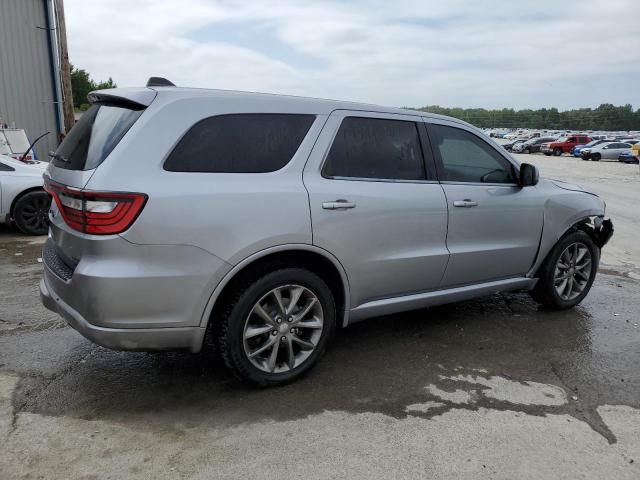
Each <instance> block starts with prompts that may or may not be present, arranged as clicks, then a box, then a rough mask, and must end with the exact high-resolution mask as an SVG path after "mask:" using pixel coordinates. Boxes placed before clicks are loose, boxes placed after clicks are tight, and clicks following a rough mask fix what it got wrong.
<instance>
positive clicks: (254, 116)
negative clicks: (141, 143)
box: [164, 113, 315, 173]
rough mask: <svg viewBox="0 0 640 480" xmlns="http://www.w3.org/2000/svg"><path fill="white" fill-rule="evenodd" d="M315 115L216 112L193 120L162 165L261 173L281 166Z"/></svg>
mask: <svg viewBox="0 0 640 480" xmlns="http://www.w3.org/2000/svg"><path fill="white" fill-rule="evenodd" d="M314 120H315V116H314V115H296V114H272V113H250V114H233V115H218V116H215V117H209V118H205V119H204V120H201V121H199V122H198V123H196V124H195V125H194V126H193V127H191V129H190V130H189V131H188V132H187V133H186V134H185V135H184V137H182V139H181V140H180V141H179V142H178V144H177V145H176V147H175V148H174V149H173V151H172V152H171V154H170V155H169V158H167V161H166V162H165V164H164V168H165V170H169V171H172V172H209V173H214V172H226V173H263V172H273V171H276V170H279V169H281V168H282V167H284V166H285V165H286V164H287V163H289V161H290V160H291V159H292V158H293V155H294V154H295V153H296V151H297V150H298V147H299V146H300V144H301V143H302V140H303V139H304V137H305V136H306V135H307V132H308V131H309V128H311V124H312V123H313V121H314Z"/></svg>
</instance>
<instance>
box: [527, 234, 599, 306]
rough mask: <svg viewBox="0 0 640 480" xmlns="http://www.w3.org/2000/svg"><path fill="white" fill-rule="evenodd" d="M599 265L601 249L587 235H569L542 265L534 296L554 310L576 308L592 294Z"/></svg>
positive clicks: (563, 238)
mask: <svg viewBox="0 0 640 480" xmlns="http://www.w3.org/2000/svg"><path fill="white" fill-rule="evenodd" d="M599 262H600V249H599V248H598V247H597V245H596V244H595V243H594V242H593V240H592V239H591V237H590V236H589V235H588V234H587V233H585V232H583V231H581V230H578V231H575V232H572V233H569V234H568V235H565V236H564V237H562V238H561V239H560V241H558V243H557V244H556V246H555V247H554V248H553V250H552V251H551V253H549V256H548V257H547V258H546V260H545V261H544V263H543V264H542V267H541V268H540V271H539V279H538V283H537V284H536V287H535V288H534V290H533V291H532V292H531V296H532V297H533V299H534V300H536V301H537V302H539V303H542V304H543V305H544V306H546V307H549V308H552V309H554V310H565V309H568V308H571V307H574V306H575V305H577V304H579V303H580V302H581V301H582V300H583V299H584V297H586V296H587V293H589V290H590V289H591V285H593V281H594V279H595V278H596V272H597V270H598V263H599Z"/></svg>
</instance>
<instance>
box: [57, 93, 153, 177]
mask: <svg viewBox="0 0 640 480" xmlns="http://www.w3.org/2000/svg"><path fill="white" fill-rule="evenodd" d="M143 111H144V109H143V108H140V109H135V108H131V107H128V106H122V105H111V104H104V103H96V104H94V105H92V106H91V108H89V110H87V111H86V112H84V114H83V115H82V117H80V120H78V123H76V124H75V125H74V126H73V128H72V129H71V131H70V132H69V135H67V138H65V139H64V141H63V142H62V143H61V144H60V146H59V147H58V149H57V150H56V152H55V155H54V156H53V158H52V162H53V164H54V165H55V166H56V167H60V168H65V169H67V170H91V169H93V168H96V167H97V166H98V165H100V164H101V163H102V162H103V161H104V159H105V158H107V155H109V154H110V153H111V151H112V150H113V149H114V148H115V146H116V145H117V144H118V142H120V140H122V137H124V135H125V134H126V133H127V132H128V131H129V129H130V128H131V126H132V125H133V124H134V123H135V122H136V120H138V118H139V117H140V115H142V112H143Z"/></svg>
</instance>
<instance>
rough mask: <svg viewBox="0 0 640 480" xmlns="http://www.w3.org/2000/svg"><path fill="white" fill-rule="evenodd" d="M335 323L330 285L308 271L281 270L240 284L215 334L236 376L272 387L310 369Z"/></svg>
mask: <svg viewBox="0 0 640 480" xmlns="http://www.w3.org/2000/svg"><path fill="white" fill-rule="evenodd" d="M294 299H295V300H294ZM292 301H294V303H293V304H291V302H292ZM305 310H307V312H306V313H305ZM335 325H336V306H335V301H334V298H333V295H332V293H331V290H330V289H329V287H328V286H327V284H326V283H325V282H324V281H323V280H322V279H321V278H320V277H318V276H317V275H316V274H315V273H313V272H310V271H309V270H305V269H302V268H283V269H281V270H276V271H273V272H271V273H268V274H266V275H264V276H262V277H260V278H258V279H257V280H253V281H252V282H249V283H246V284H245V285H243V286H241V287H240V288H238V289H237V290H236V292H235V294H234V295H233V298H231V299H230V300H229V301H228V302H227V304H226V307H225V309H224V312H223V314H222V316H221V318H220V319H219V321H218V323H217V325H216V327H215V328H214V332H215V333H214V335H215V337H216V341H217V344H218V349H219V351H220V354H221V356H222V358H223V360H224V362H225V364H226V365H227V367H229V368H230V369H231V370H232V371H233V372H234V373H235V375H236V376H237V377H238V378H240V379H241V380H243V381H246V382H250V383H253V384H255V385H258V386H261V387H270V386H276V385H283V384H286V383H289V382H291V381H293V380H296V379H298V378H299V377H301V376H302V375H304V374H305V373H306V372H308V371H309V369H311V368H312V367H313V366H314V364H315V363H316V362H317V361H318V359H319V358H320V357H321V356H322V355H323V353H324V351H325V349H326V346H327V344H328V342H329V341H330V339H331V338H332V337H333V334H334V331H335Z"/></svg>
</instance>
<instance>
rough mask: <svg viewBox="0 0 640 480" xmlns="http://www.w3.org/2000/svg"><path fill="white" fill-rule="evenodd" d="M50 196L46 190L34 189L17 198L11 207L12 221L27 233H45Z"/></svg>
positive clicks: (47, 225)
mask: <svg viewBox="0 0 640 480" xmlns="http://www.w3.org/2000/svg"><path fill="white" fill-rule="evenodd" d="M50 207H51V197H50V196H49V194H48V193H47V192H44V191H41V190H36V191H33V192H29V193H25V194H24V195H22V196H21V197H19V198H18V200H17V201H16V203H15V205H14V207H13V214H12V217H13V221H14V222H15V224H16V227H18V229H19V230H20V231H21V232H22V233H24V234H27V235H45V234H46V233H47V231H48V230H49V209H50Z"/></svg>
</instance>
